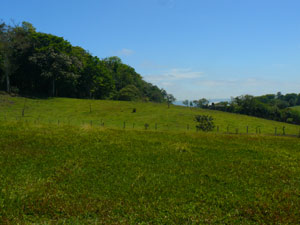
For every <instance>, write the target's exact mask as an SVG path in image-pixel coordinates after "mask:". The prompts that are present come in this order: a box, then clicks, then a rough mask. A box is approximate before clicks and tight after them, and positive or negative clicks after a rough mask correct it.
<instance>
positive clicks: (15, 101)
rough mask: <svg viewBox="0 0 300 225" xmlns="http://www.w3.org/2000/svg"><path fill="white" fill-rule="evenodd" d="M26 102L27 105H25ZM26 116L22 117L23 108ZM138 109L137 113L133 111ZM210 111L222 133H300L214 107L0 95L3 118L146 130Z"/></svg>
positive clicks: (185, 123)
mask: <svg viewBox="0 0 300 225" xmlns="http://www.w3.org/2000/svg"><path fill="white" fill-rule="evenodd" d="M24 105H25V107H24ZM24 108H25V110H24V117H23V116H22V112H23V109H24ZM133 108H136V113H132V111H133ZM197 114H209V115H211V116H213V117H214V118H215V124H216V128H215V131H217V127H219V131H220V132H227V129H228V131H229V132H231V133H236V132H238V133H246V132H247V126H248V132H249V133H256V131H258V130H259V129H260V131H261V133H262V134H274V133H275V127H277V134H282V133H283V129H282V128H283V127H285V133H286V134H290V135H299V128H300V126H296V125H291V124H287V123H280V122H275V121H272V120H265V119H260V118H255V117H249V116H246V115H240V114H232V113H226V112H220V111H214V110H202V109H196V108H193V109H190V108H187V107H182V106H171V108H169V109H168V107H167V105H166V104H157V103H143V102H119V101H101V100H82V99H68V98H54V99H25V98H20V97H15V98H12V97H9V96H7V95H0V121H16V120H22V121H25V122H26V121H27V122H28V123H43V124H58V123H59V124H67V125H80V126H86V125H88V124H92V125H93V126H100V124H103V123H104V126H105V127H108V128H121V129H123V127H124V122H125V129H129V130H130V129H144V124H145V123H148V124H149V125H150V127H149V129H150V130H155V127H156V128H157V130H158V131H164V130H165V131H167V130H175V131H186V130H187V127H189V129H190V130H191V131H192V130H195V123H194V121H193V120H194V116H195V115H197Z"/></svg>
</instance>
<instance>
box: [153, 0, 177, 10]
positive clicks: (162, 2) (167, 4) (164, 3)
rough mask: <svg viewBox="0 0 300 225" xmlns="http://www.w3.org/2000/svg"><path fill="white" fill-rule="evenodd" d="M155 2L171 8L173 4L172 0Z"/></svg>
mask: <svg viewBox="0 0 300 225" xmlns="http://www.w3.org/2000/svg"><path fill="white" fill-rule="evenodd" d="M157 2H158V4H159V5H161V6H164V7H168V8H173V7H174V6H175V1H174V0H158V1H157Z"/></svg>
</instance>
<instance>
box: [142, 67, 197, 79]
mask: <svg viewBox="0 0 300 225" xmlns="http://www.w3.org/2000/svg"><path fill="white" fill-rule="evenodd" d="M201 77H203V73H202V72H197V71H193V70H191V69H177V68H174V69H170V70H168V71H165V72H163V73H162V74H161V75H148V76H145V79H146V80H149V81H150V82H156V81H160V82H166V81H167V82H170V81H177V80H187V79H197V78H201Z"/></svg>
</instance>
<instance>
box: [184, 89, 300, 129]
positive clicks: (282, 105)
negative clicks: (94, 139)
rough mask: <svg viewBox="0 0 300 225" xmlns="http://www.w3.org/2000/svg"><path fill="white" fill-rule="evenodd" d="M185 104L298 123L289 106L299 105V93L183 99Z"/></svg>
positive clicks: (298, 120)
mask: <svg viewBox="0 0 300 225" xmlns="http://www.w3.org/2000/svg"><path fill="white" fill-rule="evenodd" d="M183 104H184V105H186V106H194V107H199V108H204V109H212V110H220V111H224V112H231V113H239V114H244V115H249V116H255V117H260V118H265V119H270V120H276V121H281V122H287V123H293V124H300V114H299V113H298V112H297V111H296V110H293V109H292V108H291V107H293V106H299V105H300V94H295V93H290V94H286V95H283V94H282V93H281V92H278V93H277V94H267V95H262V96H252V95H242V96H238V97H235V98H231V101H223V102H218V103H211V104H209V101H208V100H207V99H205V98H202V99H200V100H194V101H188V100H185V101H183Z"/></svg>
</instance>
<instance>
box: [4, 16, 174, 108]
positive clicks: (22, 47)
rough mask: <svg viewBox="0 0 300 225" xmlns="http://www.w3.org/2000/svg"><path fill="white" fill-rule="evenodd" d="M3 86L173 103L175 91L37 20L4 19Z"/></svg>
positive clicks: (56, 94)
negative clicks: (40, 25)
mask: <svg viewBox="0 0 300 225" xmlns="http://www.w3.org/2000/svg"><path fill="white" fill-rule="evenodd" d="M0 90H5V91H7V92H8V93H17V94H20V95H26V96H37V97H74V98H95V99H113V100H127V101H135V100H142V101H154V102H169V99H170V97H173V96H172V95H170V94H168V93H167V92H166V91H165V90H163V89H160V88H158V87H157V86H155V85H153V84H151V83H148V82H146V81H144V80H143V78H142V76H141V75H140V74H138V73H137V72H136V71H135V69H134V68H132V67H130V66H129V65H126V64H124V63H122V61H121V59H120V58H118V57H116V56H114V57H108V58H104V59H99V58H98V57H97V56H93V55H91V54H90V53H89V52H88V51H87V50H85V49H83V48H81V47H78V46H72V45H71V44H70V43H69V42H68V41H66V40H65V39H64V38H62V37H58V36H55V35H52V34H46V33H42V32H37V31H36V29H35V28H34V27H33V25H32V24H30V23H28V22H23V23H22V24H21V25H14V26H12V25H8V24H5V23H4V22H2V23H0Z"/></svg>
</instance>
